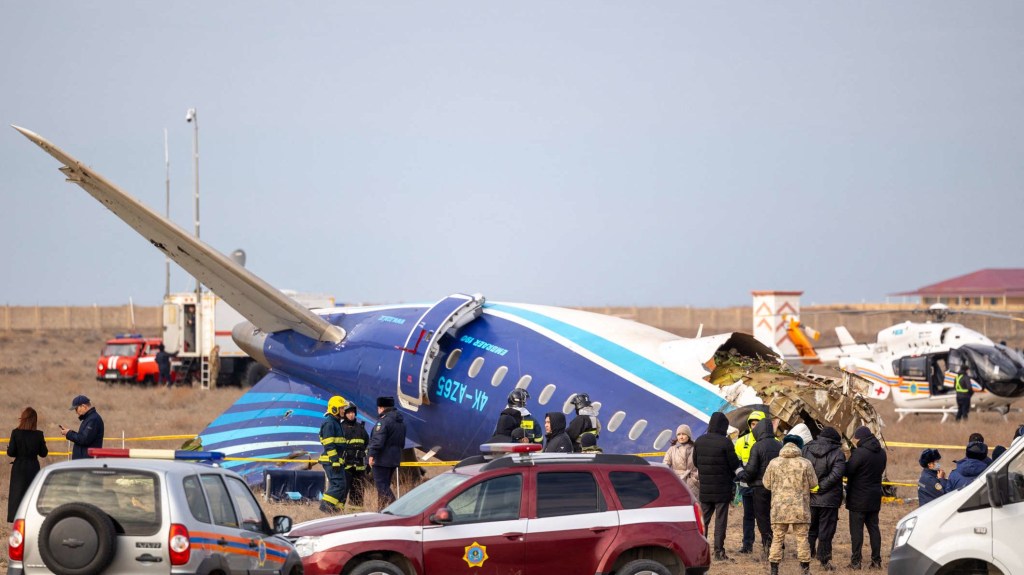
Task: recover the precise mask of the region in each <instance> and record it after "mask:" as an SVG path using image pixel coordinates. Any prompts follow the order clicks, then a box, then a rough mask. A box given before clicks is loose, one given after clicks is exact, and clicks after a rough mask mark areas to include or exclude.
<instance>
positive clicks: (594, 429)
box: [565, 393, 601, 453]
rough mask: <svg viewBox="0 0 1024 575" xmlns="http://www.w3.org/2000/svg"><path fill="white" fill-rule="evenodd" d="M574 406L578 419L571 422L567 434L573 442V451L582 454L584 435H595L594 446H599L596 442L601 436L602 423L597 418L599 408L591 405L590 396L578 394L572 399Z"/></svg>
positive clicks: (566, 430)
mask: <svg viewBox="0 0 1024 575" xmlns="http://www.w3.org/2000/svg"><path fill="white" fill-rule="evenodd" d="M572 405H573V407H574V408H575V409H576V417H574V418H573V420H572V421H571V422H569V426H568V427H566V428H565V433H566V435H568V436H569V440H570V441H572V450H573V451H575V452H576V453H580V452H581V451H583V443H582V442H581V440H580V438H581V437H583V436H584V435H593V436H594V439H595V441H594V445H597V441H596V440H597V438H598V436H599V435H600V434H601V421H600V420H599V419H598V418H597V408H595V407H594V404H593V403H591V401H590V396H589V395H587V394H585V393H577V394H576V395H575V396H574V397H573V398H572Z"/></svg>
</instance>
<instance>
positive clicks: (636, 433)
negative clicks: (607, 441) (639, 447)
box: [629, 419, 647, 441]
mask: <svg viewBox="0 0 1024 575" xmlns="http://www.w3.org/2000/svg"><path fill="white" fill-rule="evenodd" d="M644 429H647V420H646V419H641V420H638V421H637V422H636V423H634V424H633V427H631V428H630V430H629V438H630V439H632V440H633V441H636V440H637V438H638V437H640V434H641V433H643V432H644Z"/></svg>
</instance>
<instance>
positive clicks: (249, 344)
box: [231, 321, 270, 367]
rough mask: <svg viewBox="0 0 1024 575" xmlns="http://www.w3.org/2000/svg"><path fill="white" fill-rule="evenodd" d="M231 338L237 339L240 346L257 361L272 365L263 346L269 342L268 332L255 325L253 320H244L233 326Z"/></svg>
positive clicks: (268, 365) (267, 365) (236, 341)
mask: <svg viewBox="0 0 1024 575" xmlns="http://www.w3.org/2000/svg"><path fill="white" fill-rule="evenodd" d="M231 339H233V340H235V343H236V344H237V345H238V347H239V348H241V349H242V351H244V352H245V353H247V354H249V357H251V358H253V359H254V360H256V362H257V363H260V364H262V365H264V366H266V367H270V363H269V362H268V361H267V356H266V355H264V354H263V346H264V345H265V344H266V342H267V334H266V333H264V332H263V331H262V330H260V328H258V327H256V326H255V325H253V324H252V322H248V321H243V322H242V323H240V324H238V325H236V326H235V327H234V328H232V329H231Z"/></svg>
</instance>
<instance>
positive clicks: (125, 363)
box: [96, 333, 173, 384]
mask: <svg viewBox="0 0 1024 575" xmlns="http://www.w3.org/2000/svg"><path fill="white" fill-rule="evenodd" d="M160 342H161V339H160V338H159V337H143V336H142V334H139V333H119V334H117V335H116V336H114V338H113V339H109V340H107V343H106V344H105V345H104V346H103V351H101V352H100V359H99V361H97V362H96V379H97V380H98V381H106V382H108V383H145V384H153V383H156V382H157V379H158V377H157V376H158V373H159V372H158V370H157V367H156V352H157V351H158V348H159V346H160ZM172 377H173V376H172Z"/></svg>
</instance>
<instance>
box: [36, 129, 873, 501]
mask: <svg viewBox="0 0 1024 575" xmlns="http://www.w3.org/2000/svg"><path fill="white" fill-rule="evenodd" d="M17 129H18V130H19V131H20V132H21V133H22V134H24V135H25V136H26V137H27V138H29V139H30V140H32V141H33V142H35V143H36V144H37V145H39V146H40V147H41V148H43V149H44V150H45V151H46V152H47V153H49V154H50V155H52V156H53V157H55V158H57V160H58V161H60V162H61V163H62V164H63V167H62V168H61V171H62V172H64V173H65V175H67V177H68V179H69V181H71V182H73V183H76V184H78V185H80V186H81V187H82V188H83V189H85V190H86V191H87V192H89V193H90V194H91V195H92V196H93V197H95V198H96V199H97V200H99V201H100V202H101V203H102V204H103V205H104V206H106V207H107V208H108V209H110V210H111V211H112V212H114V213H115V214H116V215H117V216H118V217H120V218H121V219H122V220H124V221H125V222H126V223H127V224H129V225H130V226H131V227H132V228H134V229H135V230H136V231H138V232H139V233H140V234H141V235H142V236H143V237H144V238H146V239H147V240H149V241H150V242H151V243H152V244H153V245H154V246H155V247H157V248H158V249H159V250H160V251H162V252H163V253H165V254H166V255H167V256H168V257H170V258H171V259H173V260H174V261H175V262H176V263H178V264H179V265H180V266H181V267H182V268H184V269H185V270H186V271H188V272H189V273H191V274H192V275H193V276H195V277H197V278H198V279H200V280H201V281H202V282H203V283H204V284H205V285H207V286H208V287H210V288H211V289H213V291H214V292H215V293H217V294H218V295H219V296H220V297H221V298H222V299H224V300H225V301H226V302H228V304H230V305H231V306H232V307H233V308H235V309H236V310H238V311H239V313H241V314H242V315H243V316H245V317H246V318H247V319H248V322H246V323H243V324H240V325H239V326H237V327H236V328H235V329H234V331H233V334H232V335H233V338H234V339H235V341H236V342H237V343H238V345H239V346H240V347H242V348H243V349H244V350H246V351H247V352H248V353H249V354H250V355H251V356H252V357H254V358H255V359H256V360H257V361H259V362H261V363H263V364H264V365H266V366H268V367H270V368H271V371H270V373H269V375H267V377H266V378H264V379H263V380H262V381H261V382H260V383H258V384H257V385H256V386H255V387H253V388H252V389H251V390H250V391H248V392H247V393H246V394H244V395H243V396H242V397H241V398H240V399H239V400H238V401H237V402H236V403H235V404H234V405H233V406H231V407H230V408H229V409H228V410H227V411H226V412H225V413H224V414H222V415H221V416H220V417H218V418H217V419H216V420H215V421H213V422H212V423H211V424H210V425H209V426H208V427H207V428H206V429H205V430H204V431H203V432H202V433H201V434H200V440H201V444H202V447H203V449H207V450H217V451H223V452H225V453H226V454H228V455H229V456H232V457H237V458H260V459H315V458H316V456H318V455H319V453H320V450H321V447H320V442H319V438H318V436H317V432H318V430H319V426H320V422H321V420H322V417H323V412H324V406H325V404H326V402H327V399H328V398H329V397H330V396H332V395H342V396H344V397H345V398H347V399H348V400H350V401H353V402H355V403H356V404H357V405H358V406H359V407H361V408H362V410H361V413H360V417H361V418H363V419H366V418H367V416H369V420H371V421H372V420H373V419H374V418H375V417H374V416H375V414H374V413H372V407H373V406H374V405H375V400H376V398H377V397H378V396H394V397H396V398H397V400H398V404H399V410H400V411H401V412H402V414H403V417H404V419H405V422H406V427H407V430H408V435H407V447H419V448H420V449H422V450H423V451H425V452H427V453H428V454H429V455H434V456H437V457H440V458H443V459H459V458H463V457H466V456H468V455H472V454H475V453H477V452H478V450H479V445H480V444H481V443H484V442H486V441H487V440H488V439H489V438H490V437H491V435H492V433H493V431H494V424H495V421H496V420H497V419H498V415H499V413H500V412H501V410H502V409H504V408H505V407H506V398H507V396H508V394H509V393H510V392H511V391H512V390H513V389H515V388H522V389H526V390H527V391H528V393H529V394H530V396H531V399H530V401H529V403H528V406H527V407H528V408H529V409H530V410H531V411H532V412H533V415H534V418H535V419H536V420H537V422H538V425H540V426H543V424H544V414H545V413H547V412H563V413H569V412H570V411H571V409H572V408H571V400H572V398H573V397H574V396H575V395H576V394H579V393H586V394H588V395H589V396H590V398H591V399H592V400H594V401H595V405H596V406H597V407H598V408H599V409H600V414H601V421H602V424H603V428H602V430H601V434H600V444H601V446H602V447H603V448H604V450H605V451H606V452H616V453H646V452H651V451H660V450H663V449H664V448H665V447H667V446H668V444H669V442H670V440H671V439H672V438H673V436H674V435H675V429H676V427H677V426H678V425H680V424H684V423H685V424H688V425H689V426H690V428H691V429H692V430H693V433H694V434H695V435H700V434H701V433H703V431H704V430H705V429H706V427H707V421H708V419H709V418H710V415H711V414H712V413H713V412H715V411H733V410H734V409H736V408H737V407H743V406H750V405H755V404H762V403H769V405H770V406H771V408H772V410H773V411H775V412H778V413H779V414H781V415H782V416H783V420H784V421H785V422H787V423H788V424H790V425H792V424H795V423H793V422H798V421H797V420H798V419H799V420H808V419H810V420H813V421H815V422H817V423H818V424H819V425H812V426H810V427H811V428H812V430H813V432H814V433H817V431H816V429H817V428H818V427H819V426H820V425H834V426H836V427H839V428H840V431H842V432H844V433H845V432H847V430H848V429H849V430H850V431H851V432H852V428H851V427H850V425H852V423H851V421H852V420H851V421H842V422H838V421H837V422H833V421H831V420H830V419H828V416H827V414H828V413H830V412H831V413H832V414H833V415H836V414H853V415H849V416H847V415H844V416H843V417H847V418H849V417H854V416H855V418H856V422H857V423H858V424H859V423H860V422H862V421H868V420H872V418H874V417H875V416H874V415H873V411H871V410H870V405H867V404H866V402H864V405H867V408H866V409H867V411H865V408H864V406H863V405H861V404H860V403H859V402H860V401H861V400H862V398H861V399H858V398H859V396H858V395H857V394H856V393H855V392H854V391H853V390H851V389H849V388H848V387H847V388H846V389H844V388H843V386H841V385H833V386H832V387H833V388H834V389H832V392H831V393H826V395H827V397H828V402H833V403H836V404H837V405H838V407H836V408H835V409H831V408H828V409H823V406H822V405H820V403H821V402H820V401H818V400H810V396H807V395H801V394H800V393H790V394H786V393H782V394H780V393H778V391H779V389H783V388H785V386H786V385H787V384H786V383H785V382H784V381H785V376H784V375H783V376H780V373H783V372H784V368H782V367H781V366H780V365H778V362H777V359H776V358H775V354H774V353H773V352H771V351H770V350H769V349H768V348H767V347H766V346H764V345H763V344H761V343H759V342H758V341H757V340H755V339H754V338H753V337H752V336H750V335H747V334H743V333H738V332H737V333H728V334H721V335H716V336H710V337H701V338H694V339H687V338H680V337H679V336H676V335H673V334H670V333H668V332H665V331H662V330H658V329H655V328H652V327H649V326H645V325H642V324H638V323H635V322H631V321H628V320H624V319H619V318H613V317H608V316H603V315H600V314H594V313H589V312H583V311H579V310H572V309H566V308H557V307H547V306H537V305H525V304H512V303H496V302H488V301H486V300H485V299H484V298H483V297H482V296H480V295H463V294H455V295H452V296H449V297H446V298H443V299H441V300H439V301H437V302H436V303H430V304H420V305H415V304H411V305H393V306H375V307H361V308H333V309H323V310H317V311H315V312H311V311H310V310H306V309H304V308H303V307H302V306H300V305H299V304H297V303H295V302H294V301H292V300H290V299H289V298H288V297H287V296H285V295H284V294H282V293H281V292H279V291H278V290H276V289H274V288H273V287H272V286H270V285H269V284H267V283H266V282H264V281H263V280H261V279H260V278H258V277H257V276H255V275H254V274H252V273H251V272H249V271H248V270H246V269H244V268H242V267H241V266H239V265H238V264H236V263H235V262H234V261H232V260H231V259H229V258H227V257H225V256H224V255H222V254H220V253H218V252H217V251H215V250H213V249H212V248H210V247H209V246H207V245H206V244H203V243H202V242H200V241H199V240H198V239H196V238H194V237H192V236H190V235H188V234H187V233H186V232H184V231H183V230H181V229H180V228H178V227H177V226H176V225H174V224H173V223H171V222H169V221H168V220H166V219H164V218H163V217H162V216H160V215H159V214H157V213H156V212H154V211H152V210H150V209H149V208H147V207H146V206H144V205H143V204H141V203H140V202H138V200H136V199H134V198H133V197H131V196H129V195H128V194H126V193H125V192H123V191H121V190H120V189H119V188H117V187H116V186H115V185H113V184H112V183H110V182H108V181H107V180H106V179H104V178H103V177H102V176H100V175H99V174H98V173H96V172H94V171H92V170H91V169H90V168H88V167H86V166H84V165H83V164H82V163H81V162H79V161H78V160H76V159H74V158H73V157H71V156H70V155H68V154H67V153H65V152H63V151H62V150H60V149H59V148H57V147H56V146H54V145H53V144H51V143H50V142H48V141H47V140H45V139H43V138H41V137H40V136H38V135H36V134H34V133H32V132H30V131H28V130H24V129H21V128H17ZM716 357H718V358H723V357H731V358H737V357H738V358H746V359H747V360H749V361H748V362H747V363H744V364H743V365H755V364H756V365H758V366H769V367H768V368H766V369H767V370H768V371H770V372H772V377H774V378H776V379H773V380H772V381H773V383H772V385H771V386H759V385H758V384H757V382H758V381H760V380H757V379H754V378H751V377H750V370H747V373H746V374H741V373H739V372H738V371H735V370H734V371H730V372H729V376H728V377H724V376H721V373H719V374H718V376H719V377H717V379H716V380H715V382H714V383H712V382H711V381H710V380H711V379H712V378H711V369H713V368H714V367H715V363H714V358H716ZM744 369H746V368H744ZM758 370H759V371H764V369H762V368H758ZM791 375H793V374H791ZM790 379H791V380H792V381H793V382H794V383H793V384H791V387H793V388H794V389H796V388H797V387H799V385H797V384H796V382H797V381H799V380H798V379H794V378H793V377H790ZM821 385H822V386H823V388H827V387H828V386H829V385H830V384H821ZM780 386H781V387H780ZM817 391H819V392H821V391H822V390H821V389H818V390H817ZM820 397H824V396H821V393H818V399H820ZM814 402H817V403H814ZM812 403H813V404H814V405H813V406H812ZM855 403H856V406H855V407H854V404H855ZM844 406H845V407H844ZM868 411H870V413H869V412H868ZM872 426H873V427H874V428H875V429H877V421H875V422H873V423H872ZM227 465H228V466H231V467H233V468H234V469H236V470H237V471H239V472H240V473H242V474H243V475H246V476H247V478H248V479H249V480H250V481H253V482H255V481H259V480H260V478H261V471H262V470H263V469H264V468H266V467H269V466H271V465H278V464H276V463H275V464H268V463H267V462H265V461H243V460H234V461H228V462H227Z"/></svg>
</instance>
